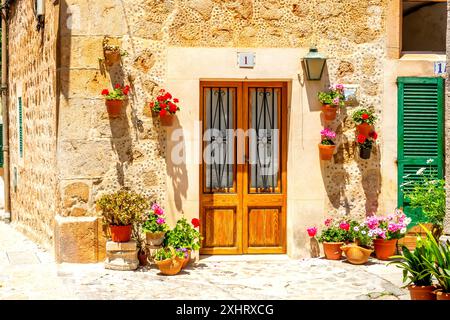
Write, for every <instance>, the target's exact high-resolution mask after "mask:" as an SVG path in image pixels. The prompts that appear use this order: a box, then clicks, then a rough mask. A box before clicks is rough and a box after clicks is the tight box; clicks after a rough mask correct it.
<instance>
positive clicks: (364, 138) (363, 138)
mask: <svg viewBox="0 0 450 320" xmlns="http://www.w3.org/2000/svg"><path fill="white" fill-rule="evenodd" d="M366 139H367V138H366V136H365V135H363V134H360V135H358V143H360V144H363V143H364V142H366Z"/></svg>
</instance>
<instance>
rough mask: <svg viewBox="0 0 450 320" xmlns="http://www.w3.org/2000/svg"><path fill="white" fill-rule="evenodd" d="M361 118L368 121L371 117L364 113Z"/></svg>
mask: <svg viewBox="0 0 450 320" xmlns="http://www.w3.org/2000/svg"><path fill="white" fill-rule="evenodd" d="M361 118H362V119H363V120H367V119H369V115H368V114H367V113H364V114H363V115H362V116H361Z"/></svg>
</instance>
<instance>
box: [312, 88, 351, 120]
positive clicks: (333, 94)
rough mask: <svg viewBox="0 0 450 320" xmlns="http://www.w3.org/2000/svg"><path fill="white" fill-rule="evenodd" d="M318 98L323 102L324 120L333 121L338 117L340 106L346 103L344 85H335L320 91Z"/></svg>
mask: <svg viewBox="0 0 450 320" xmlns="http://www.w3.org/2000/svg"><path fill="white" fill-rule="evenodd" d="M318 98H319V101H320V103H322V112H323V115H324V120H326V121H333V120H335V119H336V115H337V110H338V108H339V107H343V106H344V105H345V96H344V85H342V84H336V85H333V86H331V87H330V88H329V90H328V91H325V92H319V93H318Z"/></svg>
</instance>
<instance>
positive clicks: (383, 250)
mask: <svg viewBox="0 0 450 320" xmlns="http://www.w3.org/2000/svg"><path fill="white" fill-rule="evenodd" d="M373 246H374V247H375V255H376V256H377V259H379V260H389V259H390V257H392V256H394V255H395V252H396V250H397V239H393V240H383V239H375V240H373Z"/></svg>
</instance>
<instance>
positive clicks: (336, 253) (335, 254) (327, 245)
mask: <svg viewBox="0 0 450 320" xmlns="http://www.w3.org/2000/svg"><path fill="white" fill-rule="evenodd" d="M343 245H344V243H343V242H324V243H323V251H324V253H325V258H327V259H328V260H341V258H342V250H341V247H342V246H343Z"/></svg>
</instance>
